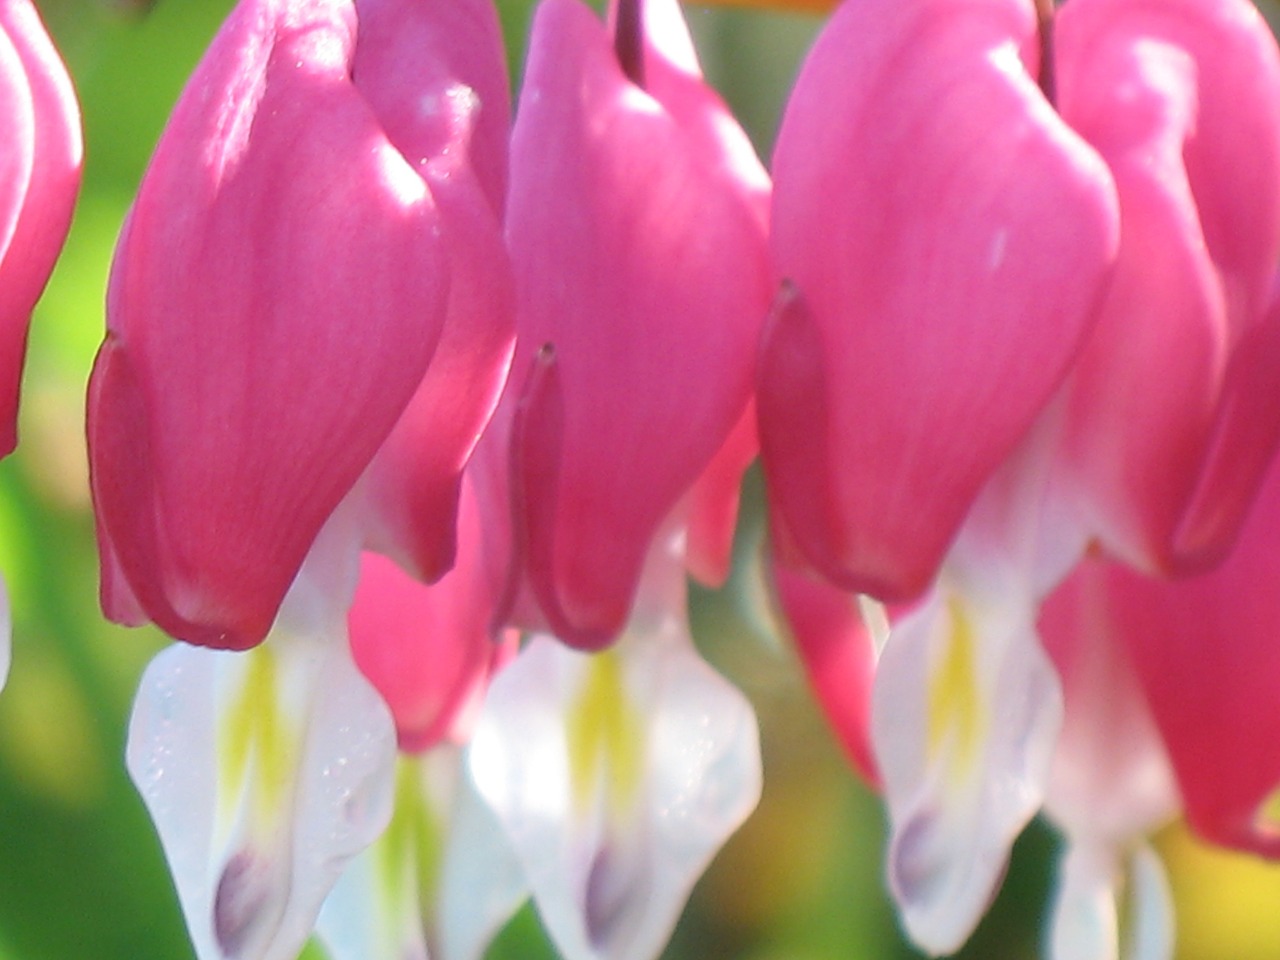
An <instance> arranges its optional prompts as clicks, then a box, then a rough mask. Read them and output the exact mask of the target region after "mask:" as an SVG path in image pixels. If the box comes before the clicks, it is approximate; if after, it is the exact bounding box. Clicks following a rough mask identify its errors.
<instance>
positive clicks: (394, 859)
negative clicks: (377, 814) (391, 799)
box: [377, 756, 444, 927]
mask: <svg viewBox="0 0 1280 960" xmlns="http://www.w3.org/2000/svg"><path fill="white" fill-rule="evenodd" d="M443 840H444V828H443V824H442V823H441V821H440V818H439V816H438V815H437V813H436V811H435V809H434V807H433V806H432V804H431V802H430V801H429V800H428V798H427V797H426V796H425V795H424V793H423V789H422V775H421V762H420V760H419V759H418V758H416V757H405V756H401V757H400V758H399V759H398V760H397V762H396V801H395V810H394V812H393V813H392V815H391V822H390V823H389V824H388V825H387V830H386V832H385V833H384V834H383V835H382V837H381V839H380V840H379V841H378V845H377V853H378V868H379V877H380V880H381V883H382V889H383V892H384V893H385V894H386V896H385V897H382V898H379V902H380V903H382V904H383V905H384V906H385V907H386V908H387V909H388V910H389V911H390V912H391V914H392V916H394V917H398V918H400V919H403V918H404V911H406V910H407V909H412V910H414V911H415V912H416V914H417V916H419V917H421V918H422V920H423V922H424V925H425V926H428V927H429V926H430V925H431V921H432V919H433V914H434V912H435V902H436V892H437V890H438V888H439V885H440V870H441V864H442V861H443V858H444V843H443Z"/></svg>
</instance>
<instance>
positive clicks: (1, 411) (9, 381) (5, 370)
mask: <svg viewBox="0 0 1280 960" xmlns="http://www.w3.org/2000/svg"><path fill="white" fill-rule="evenodd" d="M0 129H3V130H4V139H3V141H0V456H3V455H7V454H8V453H10V452H11V451H12V450H13V448H14V446H15V445H16V444H17V416H18V385H19V380H20V379H21V376H22V362H23V357H24V355H25V353H26V342H27V324H28V322H29V321H30V319H31V311H32V309H33V308H34V307H35V304H36V300H37V299H38V298H39V297H40V294H41V293H42V292H43V291H44V286H45V282H46V281H47V280H48V279H49V274H50V272H51V271H52V270H53V264H54V260H55V259H56V258H57V256H58V253H59V251H60V250H61V249H62V242H63V240H64V239H65V238H66V235H67V228H68V227H69V226H70V224H71V210H72V207H73V206H74V204H75V198H76V193H77V191H78V190H79V187H80V164H81V161H82V159H83V144H82V142H81V136H80V108H79V106H78V105H77V103H76V97H75V91H74V90H73V89H72V87H71V79H70V78H69V77H68V76H67V71H66V68H65V67H64V66H63V65H62V61H61V60H60V59H59V57H58V54H57V51H56V50H54V47H53V44H52V42H51V41H50V40H49V37H48V35H47V34H46V33H45V30H44V25H43V24H42V23H41V22H40V17H39V15H38V14H37V13H36V9H35V7H34V6H32V5H31V3H30V2H29V0H0Z"/></svg>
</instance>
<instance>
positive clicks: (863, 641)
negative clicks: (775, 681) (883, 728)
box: [773, 562, 880, 786]
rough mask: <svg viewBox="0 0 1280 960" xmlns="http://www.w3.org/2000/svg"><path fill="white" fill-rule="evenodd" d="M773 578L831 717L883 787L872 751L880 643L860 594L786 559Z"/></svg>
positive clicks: (853, 755) (852, 754)
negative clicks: (862, 607) (862, 608)
mask: <svg viewBox="0 0 1280 960" xmlns="http://www.w3.org/2000/svg"><path fill="white" fill-rule="evenodd" d="M773 582H774V586H775V588H776V589H777V591H778V600H779V602H780V603H781V604H782V609H783V611H784V613H785V614H786V618H787V624H788V626H789V627H790V628H791V635H792V638H793V639H794V641H795V644H796V650H797V652H798V653H799V655H800V662H801V663H802V664H803V666H804V670H805V674H806V675H807V676H808V678H809V683H810V685H811V686H812V687H813V691H814V695H815V696H816V697H817V699H818V704H819V706H821V707H822V710H823V712H824V713H825V714H826V717H827V722H828V723H829V724H830V725H831V729H832V731H833V732H834V733H835V735H836V736H837V737H838V738H839V740H840V745H841V746H842V747H843V748H844V751H845V753H846V755H847V756H848V757H849V759H850V760H851V761H852V762H853V764H854V766H855V767H856V768H857V770H858V772H859V773H861V774H862V776H863V777H865V778H866V780H867V782H868V783H871V784H873V785H876V786H879V783H880V775H879V773H878V772H877V770H876V761H875V756H874V755H873V753H872V750H871V683H872V680H873V678H874V676H875V661H876V653H875V644H874V642H873V641H872V637H871V633H870V631H869V630H868V628H867V625H866V624H865V623H864V622H863V619H862V616H861V615H860V613H859V611H858V602H857V598H856V597H853V596H850V595H849V594H847V593H845V592H844V591H843V590H840V589H838V588H836V587H832V586H831V585H830V584H828V583H826V582H825V581H823V580H821V579H820V578H818V577H815V576H813V575H812V574H810V573H807V572H804V571H800V570H796V569H794V568H792V567H789V566H787V565H786V564H785V563H776V562H775V563H774V565H773Z"/></svg>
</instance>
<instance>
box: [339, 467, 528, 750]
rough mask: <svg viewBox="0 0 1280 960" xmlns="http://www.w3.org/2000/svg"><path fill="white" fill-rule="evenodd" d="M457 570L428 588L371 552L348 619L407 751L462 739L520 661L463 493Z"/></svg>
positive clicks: (477, 521) (363, 666) (360, 660)
mask: <svg viewBox="0 0 1280 960" xmlns="http://www.w3.org/2000/svg"><path fill="white" fill-rule="evenodd" d="M463 489H464V496H463V501H462V514H461V518H460V529H459V539H460V541H461V543H460V546H461V550H460V553H459V556H458V563H457V565H456V566H455V567H454V568H453V570H452V571H450V572H449V573H448V574H446V575H445V576H444V578H443V579H441V580H440V581H439V582H438V583H435V584H433V585H431V586H426V585H424V584H421V583H418V582H416V581H414V580H412V579H411V578H410V577H408V576H406V575H405V574H404V573H403V572H402V571H400V570H399V569H398V568H397V567H396V566H395V564H393V563H392V562H391V561H389V560H387V559H386V558H384V557H380V556H378V555H377V554H372V553H367V554H365V556H364V561H363V563H362V566H361V573H360V584H359V586H358V587H357V589H356V597H355V602H354V603H353V604H352V607H351V612H350V615H349V621H348V622H349V627H350V631H351V650H352V654H353V656H354V657H355V661H356V665H357V666H359V668H360V670H361V672H362V673H363V674H364V675H365V676H366V677H368V678H369V681H370V682H371V683H372V684H373V685H374V686H375V687H376V688H377V689H378V692H379V693H381V694H382V697H383V699H384V700H386V701H387V705H388V706H389V707H390V708H391V713H392V715H393V716H394V717H395V721H396V730H397V732H398V734H399V739H400V747H401V749H402V750H411V751H415V752H416V751H421V750H426V749H428V748H430V747H432V746H434V745H435V744H437V743H439V742H440V741H441V740H443V739H445V738H447V737H450V736H452V735H453V734H454V733H455V732H456V733H457V735H458V736H460V737H465V736H466V733H467V732H468V731H466V730H465V729H464V728H465V726H466V725H467V721H468V720H469V719H470V710H471V708H472V707H474V706H477V705H478V702H479V699H480V698H481V697H483V695H484V691H485V690H486V689H487V687H488V681H489V677H490V675H491V674H492V673H493V672H494V671H495V670H497V669H498V667H500V666H501V664H502V663H503V662H505V661H506V660H507V659H509V658H510V657H511V656H513V655H514V653H515V644H514V639H515V637H514V635H511V636H506V637H504V636H499V635H495V633H494V631H492V630H491V629H490V622H491V618H492V616H493V605H494V602H495V598H494V596H493V590H492V585H491V583H490V581H488V580H487V579H486V577H485V575H484V573H485V571H484V568H483V565H482V561H483V557H482V555H481V549H482V546H483V544H482V542H481V539H480V537H481V530H480V525H481V523H482V517H481V516H480V514H479V511H478V508H477V507H478V505H477V504H476V500H475V497H474V495H473V494H472V493H471V487H470V486H465V487H464V488H463Z"/></svg>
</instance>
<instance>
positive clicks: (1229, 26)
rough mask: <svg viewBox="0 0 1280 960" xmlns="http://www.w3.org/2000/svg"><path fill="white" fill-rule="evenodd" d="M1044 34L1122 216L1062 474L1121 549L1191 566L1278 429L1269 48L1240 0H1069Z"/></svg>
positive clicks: (1279, 123)
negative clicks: (1051, 39) (1050, 36)
mask: <svg viewBox="0 0 1280 960" xmlns="http://www.w3.org/2000/svg"><path fill="white" fill-rule="evenodd" d="M1057 36H1058V50H1059V58H1058V62H1059V68H1060V69H1059V78H1060V89H1061V94H1062V97H1061V105H1062V112H1063V116H1064V117H1065V118H1066V119H1067V120H1068V121H1069V122H1070V123H1071V124H1072V125H1073V126H1074V127H1075V129H1076V130H1077V131H1078V132H1079V133H1080V134H1081V135H1082V136H1084V137H1085V138H1086V139H1087V140H1088V141H1089V142H1090V143H1091V144H1092V145H1093V146H1094V147H1096V148H1097V149H1098V151H1099V152H1100V153H1101V154H1102V155H1103V157H1104V158H1105V159H1106V160H1107V163H1108V164H1109V166H1110V168H1111V170H1112V173H1113V175H1114V176H1115V178H1116V183H1117V188H1118V190H1119V194H1120V206H1121V217H1122V231H1121V233H1122V244H1121V251H1120V259H1119V263H1118V266H1117V270H1116V276H1115V281H1114V282H1113V284H1112V286H1111V290H1110V293H1109V295H1108V298H1107V300H1106V302H1105V304H1104V306H1103V309H1102V312H1101V315H1100V318H1099V323H1098V326H1097V328H1096V330H1095V332H1094V334H1093V337H1092V339H1091V341H1090V345H1089V347H1088V349H1087V351H1086V353H1085V354H1084V355H1083V357H1082V359H1081V364H1080V370H1079V372H1078V374H1077V375H1076V377H1075V378H1074V380H1073V384H1072V391H1071V399H1070V403H1071V414H1070V416H1071V421H1070V426H1069V430H1068V438H1067V444H1068V446H1067V456H1068V457H1069V459H1070V461H1071V468H1070V469H1071V470H1072V471H1073V473H1074V474H1075V476H1076V477H1077V478H1078V480H1079V481H1081V482H1082V484H1083V488H1084V491H1085V496H1086V498H1087V501H1088V504H1089V507H1090V510H1091V512H1092V514H1093V515H1094V519H1095V522H1096V523H1097V524H1098V526H1099V527H1100V528H1101V530H1102V536H1103V540H1104V542H1106V543H1107V545H1108V546H1109V547H1110V548H1111V549H1113V550H1114V551H1115V552H1117V553H1118V554H1119V555H1120V556H1121V557H1123V558H1124V559H1126V560H1127V561H1129V562H1131V563H1137V564H1139V565H1142V566H1146V567H1148V568H1150V567H1153V566H1155V567H1169V566H1174V567H1177V566H1180V565H1185V564H1187V563H1193V564H1194V563H1200V564H1204V563H1206V562H1208V561H1210V560H1213V559H1216V558H1217V557H1219V556H1221V554H1222V553H1223V552H1224V551H1225V550H1226V549H1227V547H1228V546H1229V544H1230V542H1231V538H1232V537H1233V536H1234V534H1235V531H1236V529H1237V527H1238V526H1239V523H1240V521H1241V519H1242V517H1243V515H1244V513H1245V511H1246V510H1247V508H1248V504H1249V503H1250V501H1251V499H1252V496H1253V494H1254V491H1255V490H1256V487H1257V484H1258V483H1259V482H1260V478H1261V475H1262V471H1263V469H1264V468H1265V465H1266V462H1267V460H1268V459H1269V457H1270V453H1271V451H1272V450H1274V449H1275V445H1276V438H1277V435H1278V434H1280V416H1278V415H1276V414H1274V413H1271V412H1270V411H1272V410H1274V409H1276V408H1277V407H1278V404H1277V399H1280V393H1278V392H1277V389H1276V384H1277V383H1280V344H1278V343H1277V335H1276V334H1275V333H1274V330H1273V328H1274V327H1275V324H1276V319H1275V318H1274V317H1273V316H1270V315H1268V314H1267V309H1268V306H1269V303H1270V300H1271V288H1272V278H1273V275H1274V271H1275V265H1276V261H1277V258H1280V181H1278V180H1277V178H1276V176H1275V171H1276V170H1277V169H1278V168H1280V54H1278V53H1277V50H1276V45H1275V41H1274V40H1273V39H1272V36H1271V33H1270V31H1269V30H1268V28H1267V26H1266V25H1265V23H1264V22H1263V21H1262V19H1261V17H1260V16H1258V14H1257V11H1256V10H1255V9H1254V8H1253V6H1252V4H1249V3H1246V2H1243V0H1226V2H1217V0H1170V2H1163V0H1160V2H1154V0H1082V2H1081V3H1079V4H1077V3H1074V2H1073V3H1072V4H1071V5H1070V6H1069V7H1064V9H1063V12H1062V15H1061V17H1060V18H1059V23H1058V32H1057Z"/></svg>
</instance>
